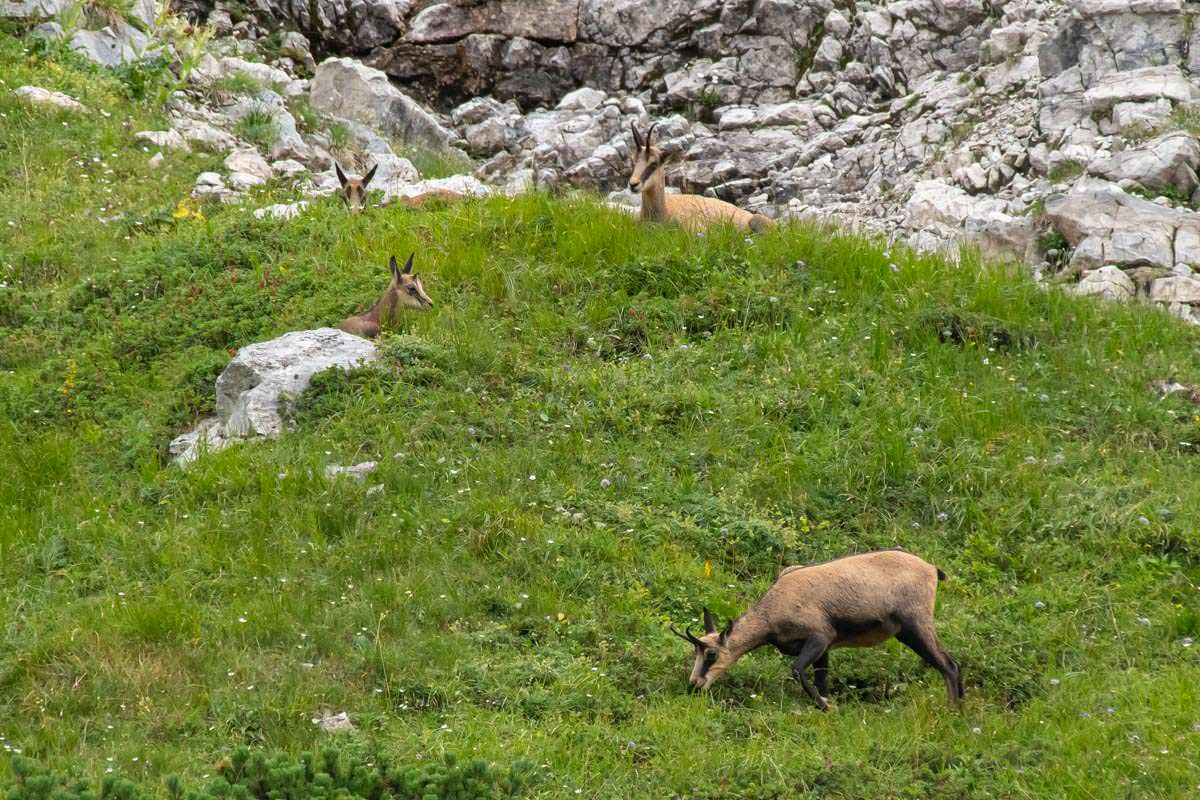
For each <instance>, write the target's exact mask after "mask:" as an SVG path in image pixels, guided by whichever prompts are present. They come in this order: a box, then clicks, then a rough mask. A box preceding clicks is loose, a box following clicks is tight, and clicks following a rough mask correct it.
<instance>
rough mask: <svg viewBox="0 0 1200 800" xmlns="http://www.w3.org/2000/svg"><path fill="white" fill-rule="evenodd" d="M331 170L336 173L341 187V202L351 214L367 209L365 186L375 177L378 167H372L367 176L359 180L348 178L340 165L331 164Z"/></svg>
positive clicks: (376, 165)
mask: <svg viewBox="0 0 1200 800" xmlns="http://www.w3.org/2000/svg"><path fill="white" fill-rule="evenodd" d="M333 169H334V171H336V172H337V178H338V183H340V184H341V185H342V190H341V195H342V202H344V203H345V204H346V207H347V208H349V209H350V210H351V211H352V212H354V213H358V212H359V211H362V210H363V209H364V208H366V207H367V186H368V185H370V183H371V179H372V178H374V177H375V170H377V169H379V165H378V164H375V165H373V166H372V167H371V168H370V169H369V170H367V174H366V175H363V176H362V177H361V178H349V177H347V176H346V173H345V172H343V171H342V165H341V164H339V163H337V162H336V161H334V162H333Z"/></svg>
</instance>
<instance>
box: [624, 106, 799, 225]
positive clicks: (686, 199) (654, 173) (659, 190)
mask: <svg viewBox="0 0 1200 800" xmlns="http://www.w3.org/2000/svg"><path fill="white" fill-rule="evenodd" d="M630 127H631V128H632V129H633V142H634V144H635V145H636V147H635V149H634V155H633V169H632V171H631V172H630V173H629V191H631V192H641V194H642V219H643V220H644V221H646V222H675V223H678V224H680V225H682V226H683V227H685V228H687V229H689V230H692V231H698V230H703V229H704V228H706V227H708V226H709V225H719V224H721V223H722V222H729V223H732V224H733V225H734V226H735V227H737V228H741V229H742V230H752V231H763V230H766V229H767V228H773V227H775V221H774V220H772V219H770V218H768V217H764V216H763V215H762V214H752V213H750V212H749V211H746V210H745V209H742V208H738V207H737V206H735V205H733V204H732V203H726V202H725V201H724V200H717V199H716V198H714V197H701V196H700V195H698V194H667V183H666V178H665V177H664V175H663V166H664V165H665V161H664V159H663V154H662V151H661V150H659V149H658V148H657V147H655V146H654V145H653V144H652V143H651V137H652V136H653V135H654V125H651V126H650V129H649V130H648V131H646V137H645V138H644V139H643V138H642V135H641V134H640V133H638V129H637V126H636V125H631V126H630Z"/></svg>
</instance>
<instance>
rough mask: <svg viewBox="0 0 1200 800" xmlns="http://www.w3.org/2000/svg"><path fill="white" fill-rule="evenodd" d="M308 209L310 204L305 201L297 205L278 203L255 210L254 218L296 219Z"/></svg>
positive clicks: (298, 202) (296, 203)
mask: <svg viewBox="0 0 1200 800" xmlns="http://www.w3.org/2000/svg"><path fill="white" fill-rule="evenodd" d="M306 208H308V203H307V202H305V201H304V200H300V201H297V202H295V203H276V204H274V205H270V206H264V207H263V208H256V209H255V210H254V218H255V219H265V218H266V217H270V218H271V219H295V218H296V217H298V216H300V214H301V212H303V211H304V209H306Z"/></svg>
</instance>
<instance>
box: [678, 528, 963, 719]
mask: <svg viewBox="0 0 1200 800" xmlns="http://www.w3.org/2000/svg"><path fill="white" fill-rule="evenodd" d="M945 577H946V576H945V574H944V573H943V572H942V571H941V570H940V569H938V568H937V567H935V566H933V565H932V564H928V563H926V562H925V561H922V560H921V559H919V558H917V557H916V556H914V555H912V554H911V553H905V552H903V551H901V550H879V551H876V552H871V553H862V554H860V555H854V556H846V557H845V558H839V559H837V560H836V561H829V562H826V563H824V564H814V565H812V566H795V567H788V568H787V569H785V570H783V571H782V572H780V573H779V576H778V577H777V578H776V579H775V583H773V584H772V585H771V588H770V589H768V590H767V593H766V594H765V595H763V597H762V599H761V600H759V601H758V603H756V604H755V606H754V607H753V608H751V609H750V610H749V611H747V612H746V613H745V614H743V615H742V616H740V617H738V618H737V619H735V620H733V621H731V622H730V623H729V625H728V626H727V627H726V628H725V630H723V631H718V630H717V626H716V623H715V622H714V621H713V616H712V614H711V613H709V610H708V609H707V608H705V609H704V630H705V634H704V635H703V636H700V637H696V636H694V635H693V634H692V631H691V628H690V627H689V628H688V629H686V632H685V633H680V632H679V631H677V630H676V629H675V626H674V625H672V626H671V632H672V633H674V634H675V635H676V636H678V637H679V638H681V639H683V640H685V641H686V642H688V643H689V644H691V645H692V647H693V648H694V649H695V651H696V661H695V664H694V665H693V667H692V674H691V676H690V677H689V678H688V683H689V685H690V686H691V687H692V688H695V689H700V690H706V689H708V688H709V687H710V686H712V685H713V682H715V681H716V680H717V678H719V677H721V675H722V674H724V672H725V670H727V669H729V667H730V666H731V665H732V664H733V662H735V661H737V660H738V659H739V658H741V657H742V656H743V655H745V654H746V653H748V652H750V651H751V650H754V649H755V648H758V647H762V646H764V645H772V646H774V647H776V648H778V650H779V651H780V652H781V653H783V654H784V655H788V656H793V657H794V658H795V659H796V660H795V662H794V663H793V664H792V674H793V675H795V677H796V678H797V679H798V680H799V681H800V683H801V685H803V686H804V690H805V691H806V692H808V694H809V696H810V697H812V699H813V702H815V703H816V704H817V706H818V707H819V708H821V709H822V710H824V709H827V708H828V707H829V683H828V681H829V651H830V650H833V649H834V648H837V647H872V646H874V645H877V644H880V643H881V642H885V641H887V640H888V639H890V638H892V637H893V636H895V637H896V638H897V639H899V640H900V641H901V642H902V643H904V644H905V645H907V646H908V647H909V648H910V649H912V650H913V651H915V652H916V653H917V655H919V656H920V657H921V658H922V659H924V660H925V663H927V664H929V665H930V666H931V667H933V668H934V669H936V670H937V671H938V672H940V673H942V678H943V679H944V680H945V682H946V692H947V693H948V695H949V697H950V702H951V703H953V704H958V703H960V702H961V701H962V693H963V688H962V670H961V669H960V668H959V666H958V662H957V661H955V660H954V659H953V658H951V657H950V656H949V655H947V654H946V651H945V650H944V649H943V648H942V644H941V642H939V641H938V638H937V633H935V632H934V629H933V602H934V596H935V595H936V593H937V584H938V581H940V580H943V579H944V578H945ZM809 665H812V666H813V667H814V672H815V674H816V679H817V685H816V687H815V688H814V687H813V685H812V684H811V683H810V682H809V680H808V675H807V674H806V670H807V669H808V667H809Z"/></svg>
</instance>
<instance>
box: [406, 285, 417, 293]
mask: <svg viewBox="0 0 1200 800" xmlns="http://www.w3.org/2000/svg"><path fill="white" fill-rule="evenodd" d="M408 293H409V294H416V293H417V287H415V286H410V287H408Z"/></svg>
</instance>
